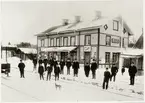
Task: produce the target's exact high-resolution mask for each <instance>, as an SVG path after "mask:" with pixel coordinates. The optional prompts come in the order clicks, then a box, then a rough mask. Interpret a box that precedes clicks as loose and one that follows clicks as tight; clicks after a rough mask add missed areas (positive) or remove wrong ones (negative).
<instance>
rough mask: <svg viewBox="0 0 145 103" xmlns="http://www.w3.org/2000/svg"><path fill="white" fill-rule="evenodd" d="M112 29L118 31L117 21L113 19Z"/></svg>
mask: <svg viewBox="0 0 145 103" xmlns="http://www.w3.org/2000/svg"><path fill="white" fill-rule="evenodd" d="M114 23H117V27H115V24H114ZM113 30H115V31H119V21H117V20H113Z"/></svg>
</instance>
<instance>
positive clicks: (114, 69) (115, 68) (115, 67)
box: [110, 64, 118, 82]
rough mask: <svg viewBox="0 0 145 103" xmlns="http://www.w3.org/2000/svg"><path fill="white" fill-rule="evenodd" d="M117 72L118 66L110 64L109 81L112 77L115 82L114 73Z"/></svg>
mask: <svg viewBox="0 0 145 103" xmlns="http://www.w3.org/2000/svg"><path fill="white" fill-rule="evenodd" d="M117 72H118V68H117V66H116V65H115V64H113V65H112V67H111V78H110V81H111V80H112V77H114V80H113V81H114V82H115V78H116V74H117Z"/></svg>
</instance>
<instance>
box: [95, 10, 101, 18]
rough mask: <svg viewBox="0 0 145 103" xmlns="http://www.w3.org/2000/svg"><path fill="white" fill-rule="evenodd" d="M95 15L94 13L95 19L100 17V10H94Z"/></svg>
mask: <svg viewBox="0 0 145 103" xmlns="http://www.w3.org/2000/svg"><path fill="white" fill-rule="evenodd" d="M95 13H96V15H95V19H99V18H101V16H102V15H101V11H95Z"/></svg>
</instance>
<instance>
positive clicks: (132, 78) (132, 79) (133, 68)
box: [128, 62, 137, 85]
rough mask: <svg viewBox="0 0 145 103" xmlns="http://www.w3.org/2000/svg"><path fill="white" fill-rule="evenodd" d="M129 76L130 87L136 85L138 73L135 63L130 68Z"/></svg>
mask: <svg viewBox="0 0 145 103" xmlns="http://www.w3.org/2000/svg"><path fill="white" fill-rule="evenodd" d="M128 72H129V76H130V85H134V82H135V74H136V73H137V68H136V66H135V65H134V62H132V63H131V66H130V67H129V70H128Z"/></svg>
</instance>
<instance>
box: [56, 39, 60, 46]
mask: <svg viewBox="0 0 145 103" xmlns="http://www.w3.org/2000/svg"><path fill="white" fill-rule="evenodd" d="M59 42H60V41H59V38H57V39H56V46H59Z"/></svg>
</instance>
